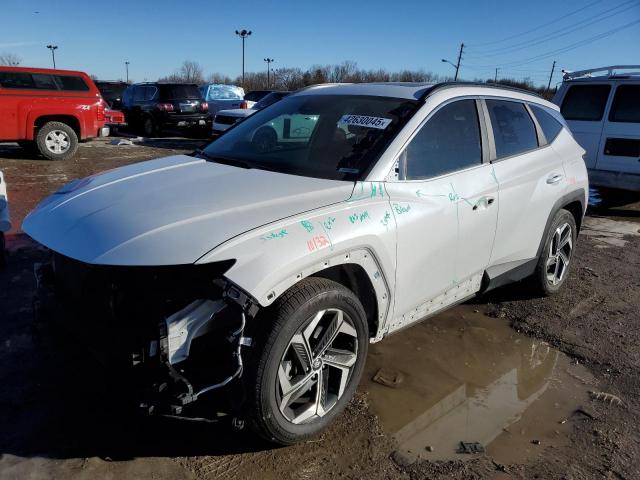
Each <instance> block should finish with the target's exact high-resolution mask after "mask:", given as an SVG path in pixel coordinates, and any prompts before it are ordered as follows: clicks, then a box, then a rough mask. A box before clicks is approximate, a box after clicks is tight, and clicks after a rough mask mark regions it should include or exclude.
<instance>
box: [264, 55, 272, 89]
mask: <svg viewBox="0 0 640 480" xmlns="http://www.w3.org/2000/svg"><path fill="white" fill-rule="evenodd" d="M264 61H265V62H267V88H270V87H271V82H270V81H269V80H270V75H269V74H270V70H271V69H270V67H271V64H272V63H273V62H274V61H275V60H274V59H273V58H269V57H267V58H265V59H264Z"/></svg>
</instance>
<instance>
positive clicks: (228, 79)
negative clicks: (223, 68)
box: [207, 73, 233, 85]
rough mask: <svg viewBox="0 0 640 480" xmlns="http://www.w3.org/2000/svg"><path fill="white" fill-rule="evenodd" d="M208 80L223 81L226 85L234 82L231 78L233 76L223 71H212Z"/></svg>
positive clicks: (210, 81)
mask: <svg viewBox="0 0 640 480" xmlns="http://www.w3.org/2000/svg"><path fill="white" fill-rule="evenodd" d="M207 81H208V82H209V83H221V84H224V85H229V84H231V83H233V80H231V77H229V76H228V75H223V74H221V73H212V74H211V75H209V76H208V77H207Z"/></svg>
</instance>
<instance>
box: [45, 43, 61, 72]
mask: <svg viewBox="0 0 640 480" xmlns="http://www.w3.org/2000/svg"><path fill="white" fill-rule="evenodd" d="M47 48H48V49H49V50H51V58H52V59H53V69H54V70H55V69H56V53H55V52H56V49H57V48H58V46H57V45H47Z"/></svg>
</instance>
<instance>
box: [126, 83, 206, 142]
mask: <svg viewBox="0 0 640 480" xmlns="http://www.w3.org/2000/svg"><path fill="white" fill-rule="evenodd" d="M122 111H123V112H124V115H125V119H126V121H127V123H128V124H129V125H130V126H131V127H132V128H133V129H135V130H138V131H140V132H141V133H142V134H143V135H145V136H147V137H153V136H155V135H157V134H159V133H161V132H162V131H167V130H171V131H176V130H179V131H181V132H182V133H183V134H185V133H192V134H196V135H207V136H208V135H209V134H210V133H211V126H212V118H211V115H209V105H208V104H207V102H205V101H204V100H203V99H202V95H201V94H200V90H199V89H198V86H197V85H195V84H184V83H136V84H134V85H131V86H130V87H129V88H127V89H126V90H125V91H124V94H123V95H122Z"/></svg>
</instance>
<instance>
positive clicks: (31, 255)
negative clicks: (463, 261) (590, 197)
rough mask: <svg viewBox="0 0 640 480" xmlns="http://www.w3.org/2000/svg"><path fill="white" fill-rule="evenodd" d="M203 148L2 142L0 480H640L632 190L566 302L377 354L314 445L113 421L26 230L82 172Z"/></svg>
mask: <svg viewBox="0 0 640 480" xmlns="http://www.w3.org/2000/svg"><path fill="white" fill-rule="evenodd" d="M198 144H199V142H198V141H190V140H182V139H161V140H151V141H146V142H142V143H140V144H137V145H132V146H113V145H108V143H107V141H106V140H101V141H95V142H92V143H89V144H83V145H82V146H81V147H80V150H79V152H78V155H77V157H76V158H75V159H73V160H71V161H67V162H48V161H45V160H37V159H30V158H28V157H26V156H24V154H23V153H22V151H21V150H20V149H19V148H18V147H17V146H16V145H13V144H0V170H3V172H4V174H5V177H6V179H7V183H8V185H9V198H10V202H11V208H12V217H13V220H14V230H13V231H12V232H11V234H10V235H9V237H8V246H9V249H10V255H9V266H8V268H7V269H6V270H4V271H2V272H0V323H1V325H2V329H1V331H0V340H1V343H0V345H1V347H0V382H1V385H2V388H1V389H0V406H1V407H2V408H1V409H0V425H1V426H2V427H1V428H0V478H11V479H14V478H15V479H20V478H31V479H41V478H42V479H50V478H61V479H62V478H64V479H67V478H72V479H85V478H87V479H89V478H91V479H98V478H136V479H182V478H185V479H213V478H256V479H284V478H309V479H311V478H314V479H324V478H327V479H328V478H354V479H356V478H358V479H359V478H367V479H370V478H371V479H378V478H380V479H382V478H385V479H386V478H389V479H417V478H457V479H476V478H498V479H499V478H505V479H506V478H544V479H547V478H558V479H561V478H562V479H592V478H593V479H596V478H597V479H600V478H612V479H635V478H640V433H639V429H638V425H639V424H640V347H639V346H638V345H640V329H639V328H638V323H639V322H640V273H639V272H640V270H639V269H640V202H638V200H639V199H638V198H633V197H631V198H628V197H627V198H621V197H620V196H617V197H614V196H611V195H607V196H606V197H603V198H598V197H597V195H595V194H594V200H595V201H596V203H598V202H599V206H596V208H593V209H592V210H591V211H590V215H589V217H588V218H587V220H586V221H585V227H584V229H583V232H582V233H583V234H582V235H581V237H580V239H579V242H578V249H577V251H576V256H575V262H574V264H573V267H572V271H571V276H570V278H569V281H568V283H567V285H566V288H565V289H564V290H563V291H562V292H561V293H560V294H559V295H557V296H555V297H553V298H547V299H541V298H535V297H531V296H530V295H529V294H528V293H527V291H526V289H523V288H522V286H520V285H515V286H510V287H507V288H504V289H501V290H499V291H495V292H492V293H491V294H488V295H486V296H483V297H479V298H477V299H475V300H474V301H472V302H469V303H467V304H465V305H461V306H459V307H456V308H454V309H452V310H450V311H448V312H445V313H443V314H441V315H438V316H436V317H434V318H432V319H429V320H427V321H425V322H423V323H421V324H419V325H416V326H414V327H412V328H410V329H408V330H405V331H404V332H401V333H399V334H397V335H394V336H391V337H389V338H388V339H386V340H385V341H384V342H382V343H380V344H376V345H372V347H371V348H370V353H369V358H368V360H367V366H366V371H365V375H364V377H363V380H362V383H361V385H360V389H359V393H358V395H357V397H356V398H355V400H354V401H353V402H352V403H351V405H350V406H349V408H348V409H347V411H346V412H345V413H344V414H343V416H342V417H341V419H340V421H338V422H336V424H334V426H333V427H332V428H331V429H330V430H329V431H327V432H326V433H325V434H323V435H322V436H321V437H319V438H317V439H314V440H312V441H310V442H307V443H305V444H302V445H297V446H294V447H288V448H274V447H273V446H271V445H268V444H265V443H263V442H260V441H257V440H256V439H254V438H253V437H251V436H250V435H249V434H248V433H246V432H237V431H235V430H233V429H231V428H230V427H228V426H226V425H209V424H204V425H203V424H194V423H184V422H178V421H170V420H143V419H139V418H136V417H131V416H130V415H128V414H125V413H123V412H119V411H115V410H114V409H113V408H112V406H111V404H110V402H108V401H107V400H106V399H107V398H108V394H109V393H113V392H108V391H107V390H108V387H106V386H105V385H101V384H99V383H97V382H95V381H92V380H94V379H93V378H92V371H93V370H92V368H93V363H92V361H91V360H90V359H89V358H87V356H86V354H85V353H84V352H83V351H82V350H81V349H76V348H73V344H69V346H68V347H67V348H65V349H63V351H61V349H60V348H59V345H60V343H59V342H58V341H54V340H52V338H51V337H50V336H49V335H47V332H46V330H44V331H43V330H42V329H34V325H33V321H32V315H31V301H32V295H33V292H34V287H35V282H34V279H33V274H32V269H33V263H34V262H37V261H40V260H42V259H44V258H45V257H46V252H44V251H43V250H42V249H40V248H38V246H37V245H35V244H33V243H32V242H30V241H29V240H28V239H27V238H25V236H24V235H22V234H21V233H20V230H19V225H20V223H21V221H22V218H23V217H24V215H25V214H26V213H27V212H28V211H29V210H30V209H31V208H33V207H34V206H35V204H36V203H37V202H38V201H39V200H40V199H42V198H43V197H44V196H46V195H47V194H49V193H51V192H53V191H54V190H56V189H57V188H58V187H59V186H61V185H62V184H64V183H66V182H68V181H70V180H72V179H74V178H78V177H83V176H86V175H90V174H92V173H95V172H98V171H102V170H106V169H109V168H114V167H117V166H120V165H124V164H128V163H132V162H137V161H142V160H146V159H149V158H154V157H158V156H163V155H171V154H174V153H183V152H189V151H191V150H193V149H194V148H195V147H197V146H198ZM63 344H64V343H63ZM374 378H376V381H374V380H373V379H374ZM460 442H465V444H464V445H461V443H460ZM461 448H462V449H463V450H465V449H466V451H467V453H458V451H459V450H460V449H461ZM474 451H477V453H470V452H474Z"/></svg>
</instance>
